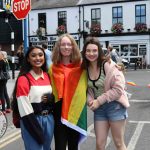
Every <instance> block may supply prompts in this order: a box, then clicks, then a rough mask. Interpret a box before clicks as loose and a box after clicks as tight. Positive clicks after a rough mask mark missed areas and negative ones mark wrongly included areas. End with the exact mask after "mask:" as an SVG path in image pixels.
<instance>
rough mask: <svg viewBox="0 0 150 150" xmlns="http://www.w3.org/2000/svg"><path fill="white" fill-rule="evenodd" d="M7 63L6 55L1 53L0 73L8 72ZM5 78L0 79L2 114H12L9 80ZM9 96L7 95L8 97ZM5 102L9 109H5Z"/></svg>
mask: <svg viewBox="0 0 150 150" xmlns="http://www.w3.org/2000/svg"><path fill="white" fill-rule="evenodd" d="M7 71H8V70H7V63H6V61H5V58H4V54H3V51H0V72H4V73H5V72H7ZM0 76H2V74H1V73H0ZM4 76H5V78H4V77H0V100H1V105H2V112H3V113H4V114H6V113H10V112H11V110H10V100H9V97H7V96H8V94H7V87H6V83H7V78H6V75H4ZM6 94H7V95H6ZM5 102H6V103H7V108H5Z"/></svg>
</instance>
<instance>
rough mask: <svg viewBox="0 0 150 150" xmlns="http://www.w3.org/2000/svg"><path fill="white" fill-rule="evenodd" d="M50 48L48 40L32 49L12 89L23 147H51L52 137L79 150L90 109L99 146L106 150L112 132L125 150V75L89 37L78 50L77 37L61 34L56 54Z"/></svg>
mask: <svg viewBox="0 0 150 150" xmlns="http://www.w3.org/2000/svg"><path fill="white" fill-rule="evenodd" d="M46 51H47V44H45V43H44V44H43V45H42V46H41V47H39V46H31V47H29V49H28V51H27V53H26V55H25V57H24V62H23V64H22V66H21V67H20V73H19V76H18V77H17V80H16V85H15V89H14V93H13V95H15V97H16V99H17V105H18V110H19V114H20V128H21V134H22V138H23V141H24V145H25V149H26V150H30V149H31V145H32V150H49V149H51V142H52V138H53V135H54V141H55V150H66V148H67V147H68V150H79V147H80V143H81V141H82V140H84V139H85V138H86V137H87V120H88V118H87V107H89V108H90V109H91V111H93V115H94V120H93V122H94V130H95V135H96V150H105V146H106V141H107V137H108V132H109V130H111V133H112V137H113V141H114V144H115V146H116V149H117V150H127V148H126V145H125V143H124V133H125V126H126V119H127V117H128V113H127V108H128V107H129V102H128V98H127V95H126V91H125V77H124V74H123V71H122V70H121V69H119V67H117V65H116V63H115V62H114V61H113V60H112V59H111V57H106V56H105V55H104V53H103V51H102V48H101V46H100V42H99V41H98V39H97V38H96V37H88V38H87V39H86V40H85V43H84V46H83V50H82V53H80V49H79V47H78V45H77V43H76V41H75V39H74V38H73V37H72V36H71V35H70V34H63V35H61V36H60V37H59V39H58V41H57V42H56V44H55V46H54V48H53V51H52V54H50V53H47V52H46ZM0 85H1V84H0ZM52 99H54V102H52ZM12 109H14V108H12Z"/></svg>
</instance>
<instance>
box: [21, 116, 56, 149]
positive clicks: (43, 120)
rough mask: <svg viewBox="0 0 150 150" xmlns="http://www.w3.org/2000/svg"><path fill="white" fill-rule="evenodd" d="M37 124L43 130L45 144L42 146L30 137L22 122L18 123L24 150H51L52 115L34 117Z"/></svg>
mask: <svg viewBox="0 0 150 150" xmlns="http://www.w3.org/2000/svg"><path fill="white" fill-rule="evenodd" d="M36 118H37V120H38V122H39V124H40V125H41V127H42V128H43V132H44V135H45V137H44V138H45V139H46V140H45V142H44V144H43V145H39V144H38V143H37V141H36V140H35V139H34V138H33V137H32V136H31V135H30V133H29V132H28V130H27V129H26V128H25V126H24V124H23V122H22V121H20V125H21V134H22V138H23V141H24V145H25V150H51V142H52V138H53V131H54V118H53V115H52V114H49V115H48V116H40V115H37V116H36Z"/></svg>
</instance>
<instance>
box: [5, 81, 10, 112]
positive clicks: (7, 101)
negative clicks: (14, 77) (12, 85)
mask: <svg viewBox="0 0 150 150" xmlns="http://www.w3.org/2000/svg"><path fill="white" fill-rule="evenodd" d="M6 84H7V81H6ZM6 84H5V88H4V97H5V100H6V107H7V109H9V108H10V99H9V96H8V92H7V86H6Z"/></svg>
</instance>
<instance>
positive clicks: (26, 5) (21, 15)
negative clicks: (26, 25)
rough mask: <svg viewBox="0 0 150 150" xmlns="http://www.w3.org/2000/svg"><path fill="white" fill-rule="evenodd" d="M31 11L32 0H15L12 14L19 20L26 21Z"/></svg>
mask: <svg viewBox="0 0 150 150" xmlns="http://www.w3.org/2000/svg"><path fill="white" fill-rule="evenodd" d="M30 10H31V0H13V4H12V12H13V14H14V16H15V17H16V18H17V19H18V20H22V19H25V18H26V16H27V15H28V13H29V12H30Z"/></svg>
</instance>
